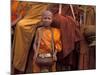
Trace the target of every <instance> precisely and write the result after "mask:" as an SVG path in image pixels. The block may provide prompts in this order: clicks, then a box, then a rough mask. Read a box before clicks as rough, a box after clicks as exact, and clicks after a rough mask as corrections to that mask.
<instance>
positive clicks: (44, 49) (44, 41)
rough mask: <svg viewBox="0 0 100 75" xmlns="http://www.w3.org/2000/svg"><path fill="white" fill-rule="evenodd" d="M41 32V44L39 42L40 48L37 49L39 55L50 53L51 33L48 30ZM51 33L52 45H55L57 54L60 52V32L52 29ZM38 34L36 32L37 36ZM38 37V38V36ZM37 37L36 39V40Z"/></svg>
mask: <svg viewBox="0 0 100 75" xmlns="http://www.w3.org/2000/svg"><path fill="white" fill-rule="evenodd" d="M41 32H42V37H41V42H40V48H39V53H49V52H51V50H52V49H51V38H52V37H51V35H52V33H51V31H50V29H47V28H43V29H42V30H41ZM52 32H53V35H54V37H53V38H54V44H55V50H57V52H60V51H61V49H62V48H61V40H60V30H59V29H57V28H52ZM38 34H39V32H37V35H38ZM38 37H40V36H39V35H38ZM38 37H37V38H38Z"/></svg>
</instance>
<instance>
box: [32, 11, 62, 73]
mask: <svg viewBox="0 0 100 75" xmlns="http://www.w3.org/2000/svg"><path fill="white" fill-rule="evenodd" d="M52 20H53V14H52V13H51V12H50V11H45V12H44V13H43V14H42V18H41V22H42V27H39V28H38V29H37V32H36V37H35V41H34V45H33V48H34V51H35V52H34V53H35V54H34V57H33V72H41V69H43V68H42V67H41V66H39V65H38V64H37V62H36V61H35V60H36V57H37V56H38V55H41V56H40V57H42V56H44V55H46V56H48V57H49V56H52V54H51V52H52V50H53V49H52V47H51V45H54V49H55V51H54V53H55V56H54V59H53V60H54V63H53V65H52V66H51V68H50V69H51V71H56V59H57V58H56V53H57V52H60V51H61V50H62V48H61V40H60V30H59V29H58V28H54V27H51V26H50V25H51V23H52ZM52 35H53V36H52ZM52 37H53V38H52ZM40 38H41V39H40ZM39 39H40V40H39ZM52 40H54V42H53V43H51V41H52ZM39 42H40V43H39ZM39 44H40V45H39ZM38 45H39V48H38ZM44 57H45V56H44ZM47 70H48V69H47Z"/></svg>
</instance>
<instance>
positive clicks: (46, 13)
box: [42, 10, 53, 17]
mask: <svg viewBox="0 0 100 75" xmlns="http://www.w3.org/2000/svg"><path fill="white" fill-rule="evenodd" d="M44 16H53V14H52V12H50V11H49V10H46V11H44V12H43V13H42V17H44Z"/></svg>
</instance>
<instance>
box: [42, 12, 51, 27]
mask: <svg viewBox="0 0 100 75" xmlns="http://www.w3.org/2000/svg"><path fill="white" fill-rule="evenodd" d="M42 22H43V25H44V26H50V25H51V23H52V13H50V12H46V13H44V14H43V16H42Z"/></svg>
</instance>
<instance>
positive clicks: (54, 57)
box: [53, 50, 57, 61]
mask: <svg viewBox="0 0 100 75" xmlns="http://www.w3.org/2000/svg"><path fill="white" fill-rule="evenodd" d="M53 60H54V61H57V50H55V52H54V54H53Z"/></svg>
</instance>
